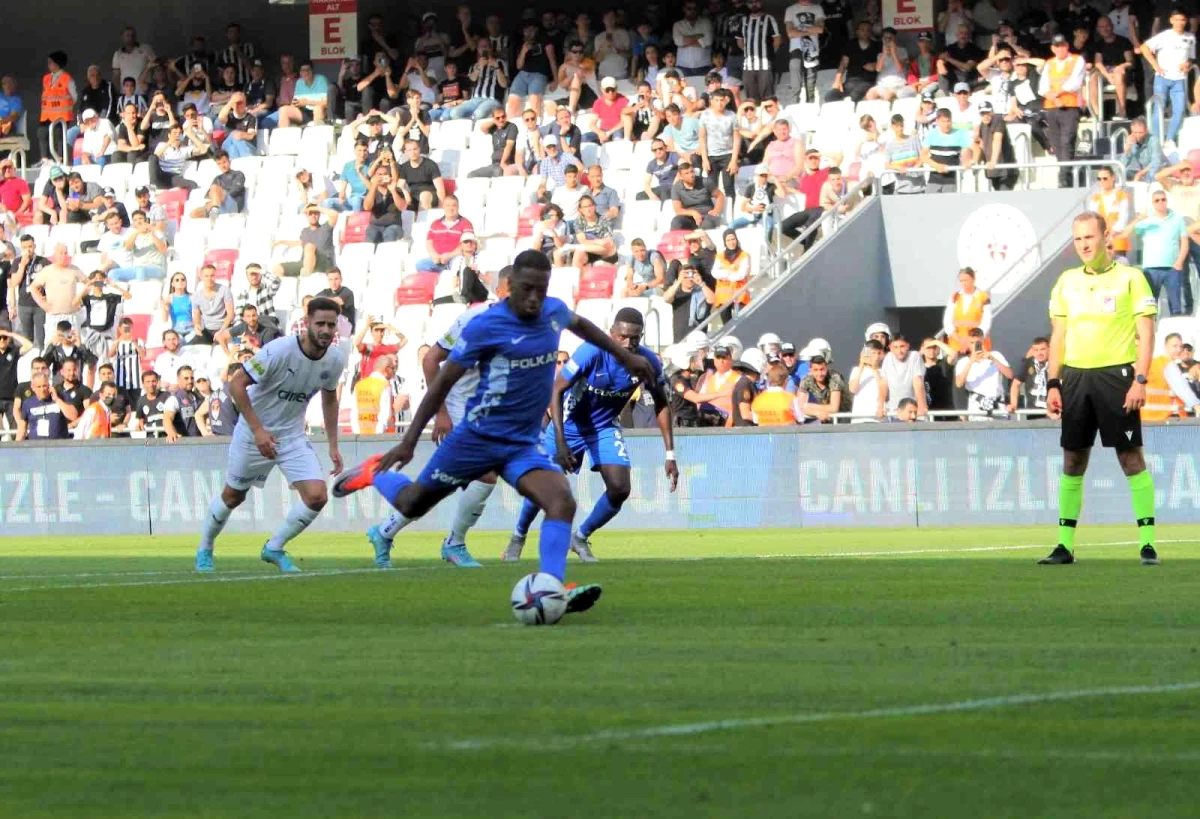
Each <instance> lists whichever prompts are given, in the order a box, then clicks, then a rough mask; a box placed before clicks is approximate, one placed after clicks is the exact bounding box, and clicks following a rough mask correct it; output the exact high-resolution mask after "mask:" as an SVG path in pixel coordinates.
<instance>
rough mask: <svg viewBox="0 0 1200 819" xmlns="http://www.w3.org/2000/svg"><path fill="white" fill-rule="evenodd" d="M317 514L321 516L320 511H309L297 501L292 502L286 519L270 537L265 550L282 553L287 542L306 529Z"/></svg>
mask: <svg viewBox="0 0 1200 819" xmlns="http://www.w3.org/2000/svg"><path fill="white" fill-rule="evenodd" d="M319 514H321V510H319V509H309V508H308V507H307V506H305V505H304V504H303V503H302V502H301V501H299V500H295V501H293V502H292V507H291V508H290V509H288V513H287V517H285V518H284V519H283V522H282V523H280V524H279V526H278V527H277V528H276V529H275V532H274V534H272V535H271V539H270V540H268V541H267V547H266V548H267V550H268V551H271V552H282V551H283V547H284V546H285V545H287V542H288V541H289V540H293V539H294V538H295V537H296V536H297V535H299V534H300V533H301V532H303V531H304V530H305V529H307V528H308V525H309V524H310V523H312V522H313V521H314V520H316V519H317V515H319Z"/></svg>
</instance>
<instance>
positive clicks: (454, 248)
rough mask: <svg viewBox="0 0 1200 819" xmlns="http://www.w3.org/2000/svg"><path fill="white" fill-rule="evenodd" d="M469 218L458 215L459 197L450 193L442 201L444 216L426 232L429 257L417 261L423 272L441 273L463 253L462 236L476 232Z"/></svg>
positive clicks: (419, 268)
mask: <svg viewBox="0 0 1200 819" xmlns="http://www.w3.org/2000/svg"><path fill="white" fill-rule="evenodd" d="M474 232H475V228H474V226H473V225H472V224H471V222H470V220H469V219H466V218H464V217H462V216H459V215H458V197H457V196H455V195H454V194H450V195H448V196H447V197H446V199H445V201H443V202H442V218H441V219H436V220H434V222H433V224H431V225H430V226H429V232H428V233H426V234H425V252H427V253H428V254H429V257H428V258H425V259H421V260H420V261H419V262H417V270H419V271H421V272H422V273H440V272H441V271H443V270H445V269H446V268H448V267H449V266H450V260H451V259H453V258H454V257H455V256H458V255H459V254H461V253H462V236H463V234H464V233H474Z"/></svg>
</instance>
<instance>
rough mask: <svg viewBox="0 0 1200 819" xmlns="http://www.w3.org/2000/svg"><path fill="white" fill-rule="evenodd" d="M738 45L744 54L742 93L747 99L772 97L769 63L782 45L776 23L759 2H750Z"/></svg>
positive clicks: (773, 80)
mask: <svg viewBox="0 0 1200 819" xmlns="http://www.w3.org/2000/svg"><path fill="white" fill-rule="evenodd" d="M737 40H738V45H739V46H741V48H742V50H743V51H745V53H746V56H745V59H744V61H743V63H742V90H743V92H744V96H745V97H746V98H747V99H752V100H761V99H764V98H765V97H771V96H774V95H775V72H774V71H773V70H772V69H771V62H772V61H773V60H774V59H775V52H776V51H777V50H778V49H779V46H780V45H781V44H782V43H783V37H781V36H780V33H779V21H778V20H776V19H775V18H774V17H772V16H771V15H770V14H767V13H766V12H765V11H763V0H750V13H749V14H747V15H746V17H745V21H744V22H743V23H742V31H741V34H739V35H738V38H737Z"/></svg>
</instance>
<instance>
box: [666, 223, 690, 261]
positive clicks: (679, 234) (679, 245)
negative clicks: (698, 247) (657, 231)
mask: <svg viewBox="0 0 1200 819" xmlns="http://www.w3.org/2000/svg"><path fill="white" fill-rule="evenodd" d="M690 232H691V231H687V230H672V231H671V232H670V233H666V234H663V237H662V239H661V240H660V241H659V243H658V252H659V253H661V254H662V257H663V259H665V260H666V261H668V262H673V261H675V260H677V259H678V260H680V261H682V260H683V259H686V258H687V255H688V246H687V240H686V239H684V238H683V237H685V236H687V235H688V233H690Z"/></svg>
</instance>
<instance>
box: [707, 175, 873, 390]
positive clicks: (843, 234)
mask: <svg viewBox="0 0 1200 819" xmlns="http://www.w3.org/2000/svg"><path fill="white" fill-rule="evenodd" d="M887 257H888V242H887V239H886V236H885V230H884V217H883V208H882V206H881V204H880V201H879V200H878V199H873V200H871V201H869V202H868V203H867V204H865V205H864V206H863V207H862V208H861V209H860V212H859V213H856V214H855V215H854V217H853V218H852V219H851V220H850V221H849V222H848V223H847V224H846V225H845V226H843V228H842V229H841V230H839V231H837V233H835V234H834V235H833V236H832V237H831V238H830V239H829V241H827V242H824V243H823V244H821V245H820V246H818V247H817V248H815V249H814V250H813V251H812V253H811V255H810V256H808V257H807V258H806V260H805V264H804V266H803V267H802V268H801V269H800V271H799V273H797V274H796V275H794V276H793V277H792V278H790V279H788V280H787V281H785V282H784V283H783V284H782V285H781V286H780V289H779V290H778V291H776V292H775V293H773V294H771V295H770V296H769V297H768V298H765V299H762V300H760V301H758V302H755V303H752V304H751V305H750V307H749V308H747V309H746V310H745V311H744V312H743V313H742V315H741V316H739V317H738V318H737V319H735V320H734V322H733V323H732V324H731V325H730V326H729V329H728V332H730V333H733V334H734V335H736V336H737V337H738V338H739V339H741V340H742V342H743V343H744V344H753V343H754V341H755V340H756V339H757V338H758V337H759V336H760V335H761V334H763V333H766V332H774V333H778V334H779V335H780V336H781V337H783V338H784V339H786V340H790V341H792V342H794V343H795V344H796V345H797V346H799V345H802V344H804V343H805V342H807V341H808V339H810V338H814V337H817V336H820V337H822V338H825V339H827V340H828V341H829V342H830V343H831V344H832V345H833V349H834V350H835V356H837V359H836V364H835V366H836V367H837V369H838V370H839V371H841V372H842V373H843V374H846V375H848V374H849V371H850V367H851V366H853V363H854V361H855V360H856V359H857V354H858V350H859V349H860V348H861V347H862V341H863V335H862V333H863V329H864V328H865V327H866V326H867V325H868V324H870V323H872V322H875V321H881V320H886V319H887V307H889V306H890V305H891V304H893V300H892V292H893V285H892V277H891V268H890V266H889V265H888V258H887Z"/></svg>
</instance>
